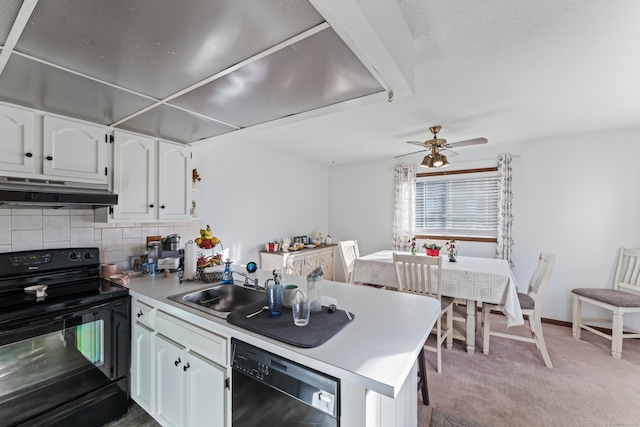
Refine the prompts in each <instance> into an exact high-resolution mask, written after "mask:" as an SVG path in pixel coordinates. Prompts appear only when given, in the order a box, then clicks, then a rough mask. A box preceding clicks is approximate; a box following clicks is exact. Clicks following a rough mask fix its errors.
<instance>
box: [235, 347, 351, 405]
mask: <svg viewBox="0 0 640 427" xmlns="http://www.w3.org/2000/svg"><path fill="white" fill-rule="evenodd" d="M231 368H232V369H234V370H235V371H237V372H241V373H243V374H244V375H247V376H249V377H251V378H253V379H255V380H256V381H259V382H262V383H264V384H267V385H269V386H270V387H272V388H274V389H276V390H278V391H280V392H282V393H285V394H287V395H289V396H291V397H293V398H295V399H297V400H299V401H301V402H303V403H305V404H307V405H309V406H311V407H314V408H316V409H318V410H320V411H322V412H324V413H326V414H328V415H331V416H332V417H337V415H338V401H339V399H338V394H339V389H340V380H338V379H337V378H334V377H331V376H329V375H326V374H323V373H320V372H318V371H315V370H313V369H311V368H308V367H306V366H303V365H300V364H299V363H296V362H293V361H291V360H288V359H285V358H283V357H280V356H278V355H275V354H273V353H269V352H267V351H265V350H262V349H260V348H258V347H255V346H252V345H250V344H248V343H245V342H242V341H239V340H237V339H235V338H232V339H231Z"/></svg>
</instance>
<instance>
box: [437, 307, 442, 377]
mask: <svg viewBox="0 0 640 427" xmlns="http://www.w3.org/2000/svg"><path fill="white" fill-rule="evenodd" d="M436 323H437V325H438V327H437V335H436V352H437V355H438V373H439V374H441V373H442V338H441V337H442V315H441V316H440V317H439V318H438V321H437V322H436Z"/></svg>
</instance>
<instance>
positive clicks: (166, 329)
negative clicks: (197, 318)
mask: <svg viewBox="0 0 640 427" xmlns="http://www.w3.org/2000/svg"><path fill="white" fill-rule="evenodd" d="M156 331H157V332H158V333H159V334H162V335H164V336H166V337H167V338H170V339H171V340H173V341H175V342H177V343H179V344H181V345H183V346H185V347H187V348H189V349H190V350H193V351H195V352H196V353H199V354H201V355H202V356H204V357H206V358H208V359H210V360H211V361H213V362H216V363H218V364H220V365H223V366H224V365H226V364H227V339H226V338H224V337H221V336H220V335H216V334H214V333H213V332H210V331H207V330H206V329H203V328H201V327H199V326H196V325H194V324H192V323H189V322H185V321H184V320H181V319H178V318H177V317H174V316H172V315H170V314H168V313H165V312H163V311H158V313H157V316H156Z"/></svg>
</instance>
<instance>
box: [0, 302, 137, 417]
mask: <svg viewBox="0 0 640 427" xmlns="http://www.w3.org/2000/svg"><path fill="white" fill-rule="evenodd" d="M45 311H46V310H45ZM128 313H129V297H128V296H126V297H124V298H119V299H115V300H110V301H109V302H104V303H94V304H91V305H89V306H85V307H74V308H68V309H65V310H63V311H59V312H56V313H44V314H41V315H39V316H37V317H30V318H26V319H17V320H14V321H12V322H9V323H5V324H4V325H3V327H2V328H1V329H2V330H1V331H0V376H1V378H2V380H1V381H0V420H2V424H3V425H9V426H11V425H18V424H20V423H23V422H24V423H25V425H55V424H56V422H57V421H59V420H62V419H63V418H64V417H65V416H61V415H59V414H57V415H56V410H57V411H58V413H66V412H68V409H67V407H69V406H70V405H71V406H78V405H80V406H81V405H82V403H80V402H79V401H78V399H79V398H82V397H83V396H85V397H86V396H93V397H92V399H93V400H96V393H99V391H100V390H103V389H106V388H109V389H110V390H111V391H110V392H109V393H110V394H119V395H121V396H120V397H118V398H117V399H118V400H120V401H121V400H123V399H124V402H126V401H127V400H128V390H127V389H128V384H127V381H126V378H127V371H128V369H129V348H130V341H129V340H130V324H129V314H128ZM122 379H124V381H122ZM118 389H119V390H118ZM114 390H115V391H114ZM98 400H100V399H99V398H98ZM72 402H73V403H72ZM65 405H66V406H65ZM123 413H126V406H125V410H124V412H123ZM94 415H95V414H94ZM29 420H31V421H29ZM67 421H68V420H67ZM65 422H66V421H65Z"/></svg>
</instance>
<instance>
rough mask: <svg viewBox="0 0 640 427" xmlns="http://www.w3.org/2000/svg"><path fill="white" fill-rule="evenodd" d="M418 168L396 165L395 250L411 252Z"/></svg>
mask: <svg viewBox="0 0 640 427" xmlns="http://www.w3.org/2000/svg"><path fill="white" fill-rule="evenodd" d="M415 198H416V166H415V165H396V185H395V199H394V209H393V242H392V244H391V246H392V248H393V250H397V251H398V250H409V240H411V238H412V237H413V228H414V225H415V220H414V217H413V210H414V204H415Z"/></svg>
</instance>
